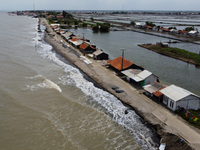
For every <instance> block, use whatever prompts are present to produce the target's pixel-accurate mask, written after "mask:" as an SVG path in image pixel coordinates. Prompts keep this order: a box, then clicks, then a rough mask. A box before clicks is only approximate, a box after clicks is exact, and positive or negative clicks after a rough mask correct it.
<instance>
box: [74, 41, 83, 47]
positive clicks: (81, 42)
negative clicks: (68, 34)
mask: <svg viewBox="0 0 200 150" xmlns="http://www.w3.org/2000/svg"><path fill="white" fill-rule="evenodd" d="M72 43H73V44H74V45H76V46H78V45H81V44H83V40H78V41H74V42H72Z"/></svg>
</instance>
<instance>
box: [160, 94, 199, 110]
mask: <svg viewBox="0 0 200 150" xmlns="http://www.w3.org/2000/svg"><path fill="white" fill-rule="evenodd" d="M163 103H164V104H165V105H166V106H167V107H168V108H169V109H171V110H173V111H175V110H176V109H177V106H180V107H184V108H186V109H194V110H198V109H199V108H200V99H199V98H198V97H196V96H193V95H189V96H187V97H185V98H183V99H181V100H179V101H174V100H172V99H170V98H169V97H167V96H165V95H164V96H163Z"/></svg>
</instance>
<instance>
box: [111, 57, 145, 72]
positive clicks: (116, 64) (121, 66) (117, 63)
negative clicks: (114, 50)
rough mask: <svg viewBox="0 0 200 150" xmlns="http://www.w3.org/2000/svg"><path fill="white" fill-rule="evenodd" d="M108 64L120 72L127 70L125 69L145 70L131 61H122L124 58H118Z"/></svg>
mask: <svg viewBox="0 0 200 150" xmlns="http://www.w3.org/2000/svg"><path fill="white" fill-rule="evenodd" d="M122 60H123V61H122ZM107 63H108V64H109V65H110V66H111V67H113V68H115V69H116V70H118V71H122V70H125V69H130V68H135V69H142V70H143V68H142V67H140V66H137V65H136V64H134V63H133V62H131V61H130V60H127V59H125V58H123V59H122V57H117V58H115V59H113V60H108V61H107Z"/></svg>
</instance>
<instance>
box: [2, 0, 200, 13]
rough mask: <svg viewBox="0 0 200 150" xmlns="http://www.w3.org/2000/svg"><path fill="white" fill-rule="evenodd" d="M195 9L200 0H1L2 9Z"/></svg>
mask: <svg viewBox="0 0 200 150" xmlns="http://www.w3.org/2000/svg"><path fill="white" fill-rule="evenodd" d="M34 6H35V10H194V11H200V7H199V6H200V0H0V10H33V9H34Z"/></svg>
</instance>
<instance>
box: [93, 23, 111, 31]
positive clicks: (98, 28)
mask: <svg viewBox="0 0 200 150" xmlns="http://www.w3.org/2000/svg"><path fill="white" fill-rule="evenodd" d="M109 28H110V24H109V23H96V25H94V26H93V27H92V30H93V31H94V32H99V31H100V32H109Z"/></svg>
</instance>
